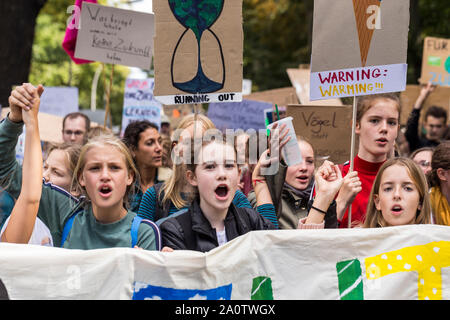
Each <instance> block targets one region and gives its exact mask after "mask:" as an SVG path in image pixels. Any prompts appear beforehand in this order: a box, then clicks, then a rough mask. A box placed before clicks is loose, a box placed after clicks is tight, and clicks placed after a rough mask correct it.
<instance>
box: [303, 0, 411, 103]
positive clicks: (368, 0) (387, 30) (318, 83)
mask: <svg viewBox="0 0 450 320" xmlns="http://www.w3.org/2000/svg"><path fill="white" fill-rule="evenodd" d="M408 31H409V0H383V1H380V0H342V1H328V0H315V1H314V21H313V41H312V54H311V80H310V99H311V100H322V99H332V98H342V97H353V96H361V95H368V94H377V93H383V92H398V91H403V90H404V89H405V85H406V72H407V65H406V58H407V46H408Z"/></svg>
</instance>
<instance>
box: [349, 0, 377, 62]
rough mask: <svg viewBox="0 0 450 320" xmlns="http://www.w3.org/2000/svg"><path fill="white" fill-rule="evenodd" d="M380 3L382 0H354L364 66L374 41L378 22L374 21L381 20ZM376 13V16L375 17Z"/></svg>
mask: <svg viewBox="0 0 450 320" xmlns="http://www.w3.org/2000/svg"><path fill="white" fill-rule="evenodd" d="M380 4H381V0H353V9H354V11H355V19H356V26H357V28H358V38H359V49H360V52H361V64H362V66H363V67H365V65H366V62H367V55H368V54H369V49H370V43H371V41H372V36H373V32H374V31H375V28H376V24H375V23H373V22H374V21H378V22H379V14H380V10H379V7H380ZM374 6H375V7H376V10H373V8H375V7H374ZM374 15H375V18H373V17H374ZM371 21H372V22H371Z"/></svg>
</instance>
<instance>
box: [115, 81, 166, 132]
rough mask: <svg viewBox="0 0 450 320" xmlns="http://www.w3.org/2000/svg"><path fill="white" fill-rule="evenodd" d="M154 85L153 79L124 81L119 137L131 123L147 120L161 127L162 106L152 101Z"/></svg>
mask: <svg viewBox="0 0 450 320" xmlns="http://www.w3.org/2000/svg"><path fill="white" fill-rule="evenodd" d="M154 85H155V82H154V79H153V78H147V79H130V78H128V79H127V80H126V81H125V90H124V97H123V112H122V130H121V136H123V133H124V132H125V129H126V127H127V126H128V124H130V123H131V122H133V121H138V120H148V121H150V122H152V123H154V124H155V125H157V126H158V128H160V127H161V111H162V105H161V103H159V102H158V101H156V100H155V99H154V96H153V88H154Z"/></svg>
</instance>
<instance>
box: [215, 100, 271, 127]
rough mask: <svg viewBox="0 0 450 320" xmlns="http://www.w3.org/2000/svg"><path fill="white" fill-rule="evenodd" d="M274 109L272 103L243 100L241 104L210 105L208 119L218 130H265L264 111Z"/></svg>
mask: <svg viewBox="0 0 450 320" xmlns="http://www.w3.org/2000/svg"><path fill="white" fill-rule="evenodd" d="M268 108H272V104H271V103H267V102H261V101H252V100H246V99H244V100H242V101H241V102H229V103H210V104H209V107H208V118H210V119H211V121H212V122H213V123H214V125H215V126H216V128H217V129H219V130H222V131H225V129H242V130H244V131H245V130H248V129H254V130H256V131H258V130H259V129H265V127H266V126H265V120H264V110H265V109H268Z"/></svg>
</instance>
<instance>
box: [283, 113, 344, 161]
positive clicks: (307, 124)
mask: <svg viewBox="0 0 450 320" xmlns="http://www.w3.org/2000/svg"><path fill="white" fill-rule="evenodd" d="M287 116H288V117H289V116H291V117H293V118H294V129H295V133H296V134H297V135H298V136H301V137H303V138H305V139H306V140H307V141H308V142H309V143H311V145H312V146H313V148H314V154H315V157H316V158H317V159H322V160H330V161H332V162H334V163H344V162H345V161H348V160H350V137H351V134H352V128H351V126H350V122H351V120H352V107H351V106H342V105H341V106H304V105H289V106H288V107H287Z"/></svg>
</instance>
